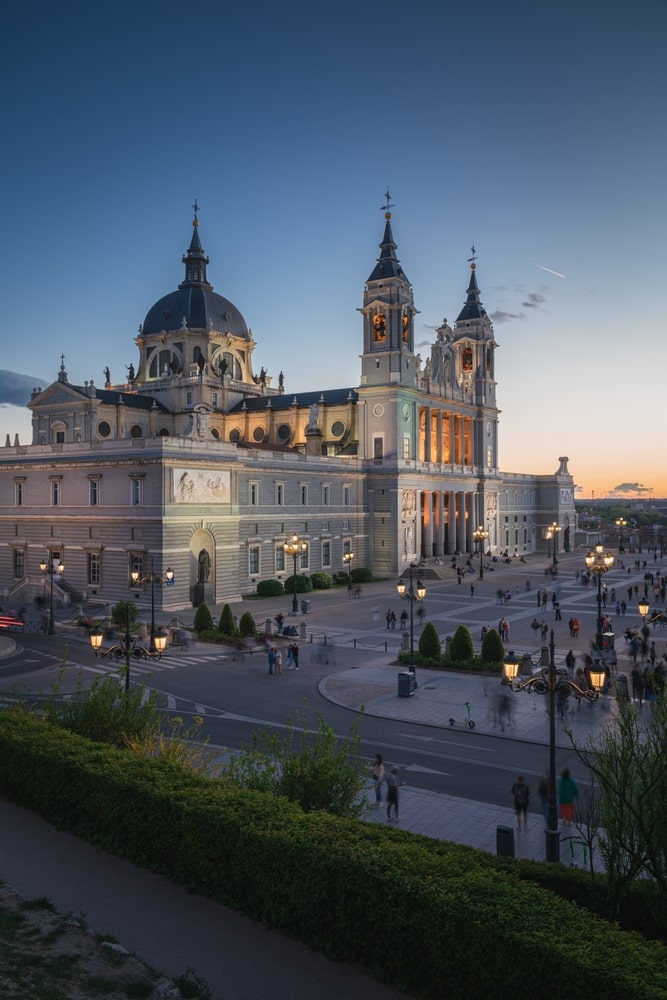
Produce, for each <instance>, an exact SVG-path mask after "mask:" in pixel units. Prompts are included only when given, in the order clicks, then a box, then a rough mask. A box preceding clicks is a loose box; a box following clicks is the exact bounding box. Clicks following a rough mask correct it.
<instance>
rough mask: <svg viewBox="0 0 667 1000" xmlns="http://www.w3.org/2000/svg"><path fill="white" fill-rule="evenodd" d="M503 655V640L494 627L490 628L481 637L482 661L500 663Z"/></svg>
mask: <svg viewBox="0 0 667 1000" xmlns="http://www.w3.org/2000/svg"><path fill="white" fill-rule="evenodd" d="M504 656H505V647H504V645H503V640H502V639H501V638H500V636H499V635H498V632H497V631H496V630H495V628H490V629H489V630H488V631H487V633H486V635H485V636H484V638H483V639H482V662H483V663H501V662H502V660H503V659H504Z"/></svg>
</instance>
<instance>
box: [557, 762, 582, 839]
mask: <svg viewBox="0 0 667 1000" xmlns="http://www.w3.org/2000/svg"><path fill="white" fill-rule="evenodd" d="M578 795H579V788H578V787H577V783H576V781H575V780H574V778H573V777H572V775H571V774H570V772H569V770H568V768H567V767H566V768H565V770H564V771H561V775H560V781H559V782H558V809H559V813H560V818H561V819H562V820H563V824H564V825H565V826H570V825H571V823H572V822H573V821H574V818H575V816H576V804H577V797H578Z"/></svg>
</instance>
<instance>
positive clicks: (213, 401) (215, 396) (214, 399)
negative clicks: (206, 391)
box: [211, 392, 218, 406]
mask: <svg viewBox="0 0 667 1000" xmlns="http://www.w3.org/2000/svg"><path fill="white" fill-rule="evenodd" d="M217 405H218V394H217V392H212V393H211V406H217Z"/></svg>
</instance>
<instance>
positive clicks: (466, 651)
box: [449, 625, 475, 663]
mask: <svg viewBox="0 0 667 1000" xmlns="http://www.w3.org/2000/svg"><path fill="white" fill-rule="evenodd" d="M474 653H475V650H474V647H473V644H472V636H471V634H470V629H468V628H466V626H465V625H459V627H458V628H457V630H456V632H455V633H454V637H453V638H452V641H451V644H450V647H449V655H450V656H451V658H452V660H454V661H458V662H461V663H464V662H466V661H467V660H472V658H473V656H474Z"/></svg>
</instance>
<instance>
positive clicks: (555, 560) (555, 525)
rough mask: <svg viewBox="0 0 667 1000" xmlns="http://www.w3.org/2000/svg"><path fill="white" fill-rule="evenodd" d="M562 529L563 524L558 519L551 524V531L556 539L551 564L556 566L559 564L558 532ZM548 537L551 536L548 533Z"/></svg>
mask: <svg viewBox="0 0 667 1000" xmlns="http://www.w3.org/2000/svg"><path fill="white" fill-rule="evenodd" d="M560 530H561V526H560V524H559V523H558V521H553V522H552V523H551V524H550V525H549V531H550V532H551V537H552V538H553V540H554V555H553V560H552V562H551V565H552V566H553V567H554V568H555V567H556V566H557V565H558V558H557V555H558V532H559V531H560ZM547 537H549V536H548V535H547Z"/></svg>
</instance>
